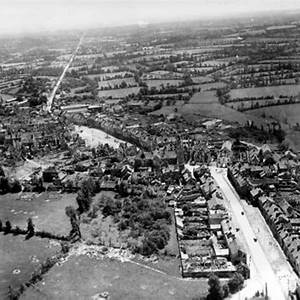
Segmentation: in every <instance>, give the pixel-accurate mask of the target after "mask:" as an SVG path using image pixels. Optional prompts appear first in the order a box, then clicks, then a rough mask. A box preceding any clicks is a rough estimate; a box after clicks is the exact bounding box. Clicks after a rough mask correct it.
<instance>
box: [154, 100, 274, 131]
mask: <svg viewBox="0 0 300 300" xmlns="http://www.w3.org/2000/svg"><path fill="white" fill-rule="evenodd" d="M175 108H177V110H178V113H179V114H182V115H183V116H184V117H187V118H191V119H197V118H198V117H199V116H201V117H208V118H217V119H222V120H225V121H229V122H236V123H238V124H240V125H245V124H246V122H247V121H253V122H254V123H255V124H256V126H258V127H260V126H261V125H262V126H264V127H266V124H267V121H268V119H263V118H259V117H256V116H254V115H247V114H244V113H241V112H238V111H236V110H234V109H232V108H229V107H226V106H224V105H221V104H219V103H215V102H211V103H198V104H193V103H188V104H185V105H182V106H178V105H177V106H164V107H162V108H161V109H159V110H157V111H155V112H153V114H155V115H161V114H163V115H168V114H170V113H174V109H175Z"/></svg>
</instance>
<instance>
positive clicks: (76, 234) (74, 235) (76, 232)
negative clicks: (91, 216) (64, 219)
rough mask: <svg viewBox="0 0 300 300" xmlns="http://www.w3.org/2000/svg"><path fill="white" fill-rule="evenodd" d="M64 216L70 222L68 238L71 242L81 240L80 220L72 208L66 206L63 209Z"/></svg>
mask: <svg viewBox="0 0 300 300" xmlns="http://www.w3.org/2000/svg"><path fill="white" fill-rule="evenodd" d="M65 213H66V215H67V216H68V217H69V218H70V222H71V227H72V229H71V231H70V233H69V238H70V239H71V240H73V241H74V240H76V239H78V238H79V239H81V232H80V226H79V225H80V220H79V218H78V216H77V213H76V210H75V208H74V207H73V206H67V207H66V208H65Z"/></svg>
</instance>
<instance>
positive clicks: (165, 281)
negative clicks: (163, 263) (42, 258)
mask: <svg viewBox="0 0 300 300" xmlns="http://www.w3.org/2000/svg"><path fill="white" fill-rule="evenodd" d="M74 275H75V276H74ZM104 291H107V292H108V293H109V295H110V298H109V299H110V300H120V299H122V300H141V299H147V300H151V299H155V300H156V299H164V300H185V299H186V300H191V299H193V298H194V297H196V296H198V297H199V296H204V295H205V294H206V292H207V284H206V280H183V279H181V278H175V277H171V276H169V275H165V274H162V273H159V272H156V271H154V270H150V269H148V268H144V267H142V266H139V265H136V264H134V263H131V262H123V263H122V262H120V261H117V260H112V259H104V260H96V259H94V258H88V257H87V256H79V257H71V258H70V259H69V260H68V261H67V262H66V263H64V264H63V265H62V266H55V267H53V268H52V269H51V270H50V271H49V273H48V274H46V275H45V278H44V280H43V282H40V283H39V284H38V285H37V287H36V288H30V289H28V290H27V291H26V292H25V294H23V296H22V297H21V299H23V300H25V299H26V300H35V299H91V297H92V296H93V295H95V294H97V293H101V292H104Z"/></svg>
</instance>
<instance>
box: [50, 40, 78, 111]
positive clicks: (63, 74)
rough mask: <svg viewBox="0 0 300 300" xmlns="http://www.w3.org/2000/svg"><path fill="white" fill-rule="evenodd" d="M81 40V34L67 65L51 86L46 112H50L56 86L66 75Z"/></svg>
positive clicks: (57, 86)
mask: <svg viewBox="0 0 300 300" xmlns="http://www.w3.org/2000/svg"><path fill="white" fill-rule="evenodd" d="M82 41H83V36H82V37H81V38H80V40H79V42H78V45H77V47H76V49H75V51H74V52H73V54H72V56H71V58H70V60H69V62H68V63H67V65H66V66H65V68H64V70H63V72H62V74H61V75H60V77H59V79H58V80H57V82H56V84H55V86H54V88H53V90H52V92H51V94H50V95H49V97H48V99H47V111H48V112H51V108H52V104H53V100H54V97H55V95H56V92H57V90H58V88H59V86H60V83H61V82H62V80H63V79H64V77H65V75H66V73H67V71H68V69H69V67H70V65H71V64H72V62H73V60H74V58H75V56H76V54H77V51H78V50H79V48H80V45H81V43H82Z"/></svg>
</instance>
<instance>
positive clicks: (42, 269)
mask: <svg viewBox="0 0 300 300" xmlns="http://www.w3.org/2000/svg"><path fill="white" fill-rule="evenodd" d="M69 249H70V248H69V245H68V243H64V242H62V243H61V250H60V251H59V253H57V254H56V255H54V256H52V257H48V258H47V259H46V260H45V261H44V262H43V263H41V265H40V266H39V267H38V268H37V269H35V270H34V272H33V273H32V274H31V277H30V278H29V280H28V281H27V282H25V283H24V284H22V285H21V286H20V287H19V288H17V289H13V288H12V287H11V286H9V288H8V297H9V299H10V300H18V299H20V296H21V295H22V294H23V293H24V292H25V290H26V289H27V288H29V287H31V286H33V285H35V284H36V283H38V282H39V281H41V280H42V279H43V277H42V276H43V275H45V274H46V273H47V272H48V271H49V270H50V269H51V268H52V267H53V266H54V265H55V264H56V263H58V262H59V261H60V260H61V259H63V258H64V257H66V255H67V254H68V252H69Z"/></svg>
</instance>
